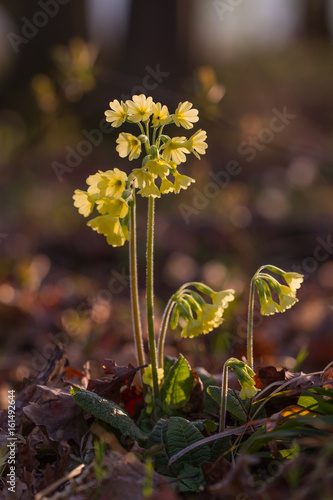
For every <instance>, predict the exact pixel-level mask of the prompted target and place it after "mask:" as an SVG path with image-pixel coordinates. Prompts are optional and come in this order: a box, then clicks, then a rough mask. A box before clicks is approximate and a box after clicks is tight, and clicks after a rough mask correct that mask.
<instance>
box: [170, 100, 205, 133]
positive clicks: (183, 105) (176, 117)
mask: <svg viewBox="0 0 333 500" xmlns="http://www.w3.org/2000/svg"><path fill="white" fill-rule="evenodd" d="M192 106H193V104H192V103H190V102H188V101H186V102H180V103H179V105H178V108H177V109H176V111H175V113H174V114H173V115H172V118H173V121H174V122H175V124H176V125H177V127H183V128H185V129H187V130H188V129H190V128H193V123H195V122H197V121H199V117H198V110H197V109H191V108H192Z"/></svg>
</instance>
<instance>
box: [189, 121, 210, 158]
mask: <svg viewBox="0 0 333 500" xmlns="http://www.w3.org/2000/svg"><path fill="white" fill-rule="evenodd" d="M206 139H207V132H206V131H205V130H201V129H200V130H198V131H197V132H196V133H195V134H193V135H192V136H191V137H190V138H189V140H188V141H187V142H186V147H187V149H188V150H189V152H190V153H193V154H194V155H195V156H196V157H197V158H199V160H200V155H204V154H206V149H207V148H208V145H207V143H206V142H205V140H206Z"/></svg>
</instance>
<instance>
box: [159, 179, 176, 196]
mask: <svg viewBox="0 0 333 500" xmlns="http://www.w3.org/2000/svg"><path fill="white" fill-rule="evenodd" d="M173 191H174V185H173V184H172V182H171V181H169V179H167V178H166V177H163V179H162V181H161V185H160V192H161V193H162V194H167V193H173Z"/></svg>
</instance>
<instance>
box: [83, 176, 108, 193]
mask: <svg viewBox="0 0 333 500" xmlns="http://www.w3.org/2000/svg"><path fill="white" fill-rule="evenodd" d="M103 174H104V172H102V171H101V170H99V171H98V172H97V173H96V174H93V175H89V177H88V179H87V181H86V182H87V184H88V186H89V187H88V193H89V194H95V195H100V196H105V188H104V181H105V179H104V177H103ZM102 187H103V189H102Z"/></svg>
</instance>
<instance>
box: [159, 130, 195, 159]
mask: <svg viewBox="0 0 333 500" xmlns="http://www.w3.org/2000/svg"><path fill="white" fill-rule="evenodd" d="M161 149H162V150H163V153H162V156H163V158H164V160H165V161H166V162H167V163H169V161H170V159H171V160H172V161H174V162H175V164H176V165H179V164H180V163H183V162H185V161H186V156H185V155H186V154H188V153H189V151H188V149H187V147H186V137H172V138H171V139H168V141H167V142H166V143H165V144H163V146H162V148H161Z"/></svg>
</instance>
